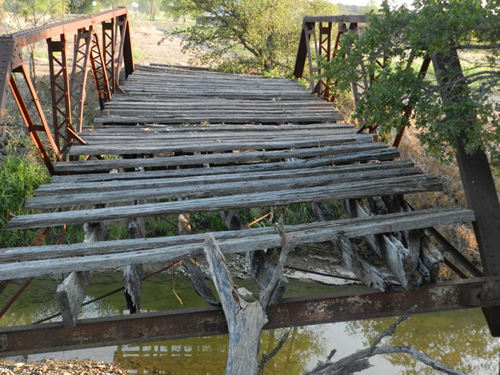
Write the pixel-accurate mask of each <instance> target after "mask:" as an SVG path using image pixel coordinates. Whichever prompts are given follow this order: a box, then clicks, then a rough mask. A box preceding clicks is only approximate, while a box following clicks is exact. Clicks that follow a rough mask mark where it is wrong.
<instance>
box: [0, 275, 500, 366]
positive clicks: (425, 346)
mask: <svg viewBox="0 0 500 375" xmlns="http://www.w3.org/2000/svg"><path fill="white" fill-rule="evenodd" d="M120 278H121V277H120V275H119V274H100V275H96V276H94V278H93V280H92V285H91V286H90V288H89V289H88V296H87V299H92V298H94V297H97V296H99V295H101V294H103V293H105V292H107V291H109V290H113V289H115V288H117V287H120V286H121V285H122V284H121V280H120ZM239 284H240V285H245V284H246V282H245V281H239ZM245 286H247V287H248V288H249V289H251V285H245ZM56 287H57V283H56V282H55V281H52V280H38V281H36V282H35V283H34V284H33V285H32V286H30V288H29V289H28V290H27V291H26V293H25V294H24V295H23V296H22V297H21V298H20V299H19V300H18V301H17V302H16V304H15V305H13V306H12V308H11V310H10V311H9V313H8V314H7V315H6V316H5V317H3V318H2V319H1V320H0V325H2V326H6V325H18V324H29V323H31V322H34V321H36V320H38V319H41V318H44V317H46V316H48V315H50V314H52V313H54V312H57V305H56V303H55V300H54V292H55V289H56ZM9 288H10V287H9ZM172 289H174V290H175V292H176V294H177V295H178V296H179V299H178V298H177V297H176V296H175V294H174V292H173V291H172ZM12 290H14V289H12ZM12 290H11V292H12ZM334 291H335V287H327V286H321V285H319V284H315V283H311V282H298V281H293V282H292V285H291V288H290V292H289V296H293V295H304V294H323V293H332V292H334ZM9 294H10V293H8V292H7V293H4V295H3V296H1V298H0V304H3V303H4V302H5V298H6V296H7V295H9ZM181 302H182V304H181ZM203 305H204V302H203V301H202V300H201V299H200V298H199V297H198V296H197V295H196V294H195V293H194V292H193V291H192V288H191V286H190V283H189V281H188V280H186V279H183V278H180V277H175V278H172V277H171V276H167V275H161V276H157V277H154V278H151V279H150V280H148V281H147V282H145V284H144V286H143V296H142V306H143V311H155V310H162V309H173V308H185V307H194V306H203ZM111 314H113V315H115V314H126V311H125V310H124V300H123V297H122V295H121V294H120V293H118V294H116V295H113V296H111V297H107V298H106V299H103V300H100V301H98V302H97V303H94V304H92V305H88V306H86V307H85V308H84V311H83V316H84V317H98V316H105V315H111ZM392 321H393V319H373V320H365V321H357V322H347V323H335V324H323V325H316V326H307V327H296V328H290V329H289V330H290V336H289V339H288V341H287V342H286V344H285V345H284V347H283V348H282V349H281V351H280V352H279V353H278V354H277V355H276V357H274V358H273V359H272V360H271V361H270V362H269V363H268V365H267V371H266V372H265V373H266V374H286V375H294V374H301V373H303V372H304V371H306V370H308V369H311V368H312V367H313V366H314V365H315V364H316V363H317V362H318V361H319V360H323V359H324V358H326V356H327V355H328V354H329V353H330V351H331V350H332V349H337V354H336V355H335V356H336V357H337V358H340V357H342V356H344V355H347V354H350V353H352V352H354V351H356V350H358V349H361V348H364V347H366V346H367V345H369V343H370V342H372V341H373V339H374V338H375V337H376V336H377V335H378V334H379V333H380V332H382V331H383V330H384V329H385V328H387V327H388V326H389V325H390V324H391V323H392ZM284 332H285V330H284V329H280V330H270V331H265V332H264V333H263V335H262V345H261V347H262V350H263V351H266V352H269V351H270V350H272V348H274V346H275V345H276V344H277V342H278V341H279V339H280V337H281V335H282V334H283V333H284ZM386 344H390V345H411V346H414V347H415V348H416V349H419V350H421V351H424V352H425V353H427V354H428V355H430V356H431V357H433V358H436V359H438V360H440V361H442V362H443V363H445V364H447V365H449V366H452V367H454V368H456V369H458V370H461V371H464V372H466V373H470V374H486V375H489V374H491V375H493V374H495V375H497V374H499V361H500V339H494V338H492V337H491V336H490V335H489V332H488V329H487V326H486V323H485V321H484V319H483V317H482V314H481V311H480V310H478V309H473V310H461V311H454V312H446V313H434V314H425V315H417V316H414V317H412V318H411V319H410V320H409V321H407V322H405V323H403V324H402V325H401V326H400V328H399V330H398V331H397V332H396V334H395V335H394V336H393V337H391V338H389V339H388V340H387V342H386ZM226 353H227V336H225V335H220V336H213V337H204V338H192V339H181V340H172V341H161V342H151V343H144V344H131V345H120V346H110V347H104V348H94V349H85V350H76V351H66V352H57V353H48V354H43V355H29V356H27V357H24V358H23V357H17V358H15V360H29V361H33V360H38V359H42V358H44V357H51V358H58V359H73V358H81V359H85V358H93V359H98V360H102V361H106V362H111V361H115V362H116V363H119V364H120V365H121V366H122V367H123V368H125V369H127V370H128V372H129V373H130V374H186V375H187V374H189V375H194V374H203V375H205V374H212V375H215V374H222V373H223V370H224V366H225V361H226ZM371 362H372V364H373V365H374V366H373V367H371V368H370V369H368V370H366V371H365V372H363V373H364V374H434V373H436V372H435V371H433V370H432V369H430V368H428V367H426V366H424V365H421V364H419V363H416V362H415V361H414V360H413V359H411V358H409V357H407V356H403V355H394V356H387V357H378V358H375V359H373V360H372V361H371Z"/></svg>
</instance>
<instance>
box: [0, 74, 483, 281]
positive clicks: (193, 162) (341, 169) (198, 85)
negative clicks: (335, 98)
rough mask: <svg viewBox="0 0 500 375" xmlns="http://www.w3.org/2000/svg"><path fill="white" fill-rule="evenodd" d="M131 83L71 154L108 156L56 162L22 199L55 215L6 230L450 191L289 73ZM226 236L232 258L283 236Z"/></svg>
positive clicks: (82, 257) (124, 247)
mask: <svg viewBox="0 0 500 375" xmlns="http://www.w3.org/2000/svg"><path fill="white" fill-rule="evenodd" d="M123 90H124V91H125V94H121V95H115V97H114V98H113V100H112V101H111V102H110V103H108V104H107V105H106V109H105V111H104V113H103V116H102V117H100V118H98V119H96V120H95V125H94V127H93V128H92V129H90V130H86V131H85V132H84V133H82V138H83V139H84V140H85V141H86V142H87V144H86V145H81V144H74V145H73V146H72V147H71V149H70V154H71V155H73V156H81V155H85V156H86V155H91V156H99V158H98V159H90V158H88V159H87V160H83V159H81V160H79V161H70V162H59V163H57V164H56V166H55V169H56V171H58V172H60V173H65V174H61V175H58V176H54V177H53V178H52V181H51V183H50V184H48V185H42V186H40V188H39V189H38V190H37V191H36V195H35V196H34V197H32V198H29V199H28V200H27V203H26V208H29V209H33V210H43V211H46V212H42V213H35V214H31V215H24V216H18V217H14V218H13V219H12V220H11V221H10V222H9V224H8V227H9V228H11V229H20V228H35V227H50V226H57V225H67V224H81V223H85V222H100V221H118V220H125V219H133V218H137V217H151V216H161V215H166V214H181V213H186V212H203V211H220V210H230V209H239V208H245V207H268V206H269V207H275V206H281V205H287V204H290V203H299V202H319V201H329V200H344V199H358V198H365V197H370V196H390V195H401V194H409V193H416V192H425V191H436V190H439V189H440V188H441V185H440V183H439V181H438V179H437V178H435V177H433V176H430V175H426V174H424V173H422V172H421V171H420V170H419V169H418V168H415V167H414V166H413V164H412V163H411V162H408V161H398V160H395V159H397V158H398V156H399V154H398V151H397V150H396V149H395V148H392V147H387V146H386V145H384V144H383V143H376V142H373V139H372V136H371V135H367V134H358V133H357V132H356V129H355V128H354V127H353V126H352V125H349V124H344V123H341V122H337V121H339V120H341V116H340V115H339V113H338V111H337V110H336V109H335V108H334V107H333V106H332V105H331V104H330V103H327V102H324V101H322V100H320V99H318V98H316V97H314V96H313V95H311V94H310V93H309V92H308V91H307V90H306V89H305V88H304V87H303V86H301V85H300V84H298V83H296V82H293V81H289V80H285V79H277V78H266V77H256V76H246V75H234V74H222V73H213V72H204V71H190V70H169V69H163V68H158V67H157V68H153V67H150V68H144V69H143V70H141V71H138V72H136V73H134V74H133V75H132V76H131V77H130V78H129V80H128V81H127V83H126V84H125V85H124V86H123ZM103 156H104V157H103ZM118 172H119V173H118ZM138 203H140V204H138ZM471 220H473V214H472V212H471V211H469V210H465V209H460V208H458V209H446V210H424V211H414V212H400V213H397V212H395V213H392V214H388V215H377V216H369V217H359V218H352V219H344V220H340V221H338V220H337V221H331V222H326V223H311V224H303V225H302V226H301V225H299V226H294V227H289V228H288V229H289V230H290V231H291V232H292V231H293V233H295V235H294V236H295V237H296V241H297V243H301V244H302V243H311V242H320V241H327V240H333V239H335V238H337V237H338V236H339V233H340V234H341V235H343V236H347V237H360V236H364V235H369V234H376V233H387V232H393V231H401V230H409V229H415V228H424V227H430V226H433V225H437V224H444V223H451V222H456V221H471ZM227 233H230V232H227ZM217 238H220V239H221V241H222V242H223V244H225V245H224V246H226V247H227V251H231V252H233V251H238V250H257V249H262V248H267V247H271V246H276V245H278V244H279V237H278V236H277V235H276V234H274V233H273V231H272V229H264V228H257V229H250V230H247V231H242V232H237V233H236V234H234V233H233V234H231V233H230V234H226V233H224V232H223V233H219V234H218V235H217ZM252 238H253V240H251V239H252ZM201 242H202V236H201V235H188V236H177V237H168V238H157V239H149V240H147V241H141V240H120V241H106V242H98V243H95V244H80V245H61V246H50V247H34V248H19V249H4V250H2V251H1V252H0V253H1V254H2V256H1V257H0V261H1V262H2V264H1V265H0V279H8V278H11V277H33V276H40V275H43V274H48V273H54V272H69V271H73V270H77V271H81V270H89V269H97V268H107V267H117V266H123V265H127V264H134V263H148V262H157V261H159V260H167V259H175V258H179V257H183V256H186V255H187V254H192V253H197V252H199V251H200V249H201ZM224 246H223V248H224ZM224 249H225V248H224ZM225 250H226V249H225ZM19 260H23V262H21V263H19V262H18V261H19Z"/></svg>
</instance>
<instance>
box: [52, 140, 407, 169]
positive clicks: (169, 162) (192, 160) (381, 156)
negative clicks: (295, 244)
mask: <svg viewBox="0 0 500 375" xmlns="http://www.w3.org/2000/svg"><path fill="white" fill-rule="evenodd" d="M316 156H330V158H331V159H330V162H331V163H338V164H340V163H349V162H357V161H359V162H361V161H366V160H392V159H394V158H396V157H398V156H399V152H398V151H397V149H396V148H393V147H386V146H385V145H381V144H377V143H366V144H362V143H360V144H357V143H354V144H350V145H340V146H326V147H314V148H303V149H295V150H283V151H281V150H280V151H256V152H233V153H224V154H206V155H183V156H170V157H156V158H151V159H104V160H87V161H83V162H80V161H75V162H59V163H57V164H56V165H55V167H54V169H55V171H56V172H57V173H64V172H71V173H80V172H89V171H90V172H91V171H106V170H111V169H115V168H139V167H144V168H150V167H163V168H165V167H174V166H178V165H203V164H205V163H210V164H213V163H219V164H228V163H249V162H257V161H258V162H265V161H272V160H282V159H289V158H308V157H316Z"/></svg>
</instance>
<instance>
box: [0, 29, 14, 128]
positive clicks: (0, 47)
mask: <svg viewBox="0 0 500 375" xmlns="http://www.w3.org/2000/svg"><path fill="white" fill-rule="evenodd" d="M15 44H16V42H15V40H14V38H12V37H0V127H1V126H2V120H3V116H4V111H5V101H6V98H7V88H8V87H9V81H10V74H11V67H10V61H11V59H12V56H13V54H14V48H15Z"/></svg>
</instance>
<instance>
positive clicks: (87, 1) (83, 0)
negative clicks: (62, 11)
mask: <svg viewBox="0 0 500 375" xmlns="http://www.w3.org/2000/svg"><path fill="white" fill-rule="evenodd" d="M92 1H93V0H67V1H66V11H67V12H68V13H71V14H82V13H92V11H93V6H92Z"/></svg>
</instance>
